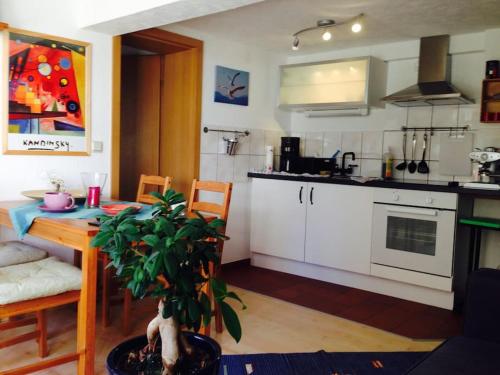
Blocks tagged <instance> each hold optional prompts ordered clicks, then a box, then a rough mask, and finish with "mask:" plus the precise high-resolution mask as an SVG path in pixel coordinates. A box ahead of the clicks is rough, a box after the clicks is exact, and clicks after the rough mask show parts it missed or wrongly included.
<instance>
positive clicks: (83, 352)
mask: <svg viewBox="0 0 500 375" xmlns="http://www.w3.org/2000/svg"><path fill="white" fill-rule="evenodd" d="M26 203H27V201H0V225H3V226H6V227H9V228H12V222H11V220H10V217H9V209H11V208H14V207H17V206H20V205H23V204H26ZM98 232H99V228H97V227H95V226H91V225H89V224H88V219H54V218H46V217H40V218H36V219H35V221H34V222H33V224H32V225H31V227H30V229H29V231H28V234H29V235H31V236H34V237H37V238H41V239H44V240H48V241H51V242H54V243H57V244H60V245H63V246H65V247H67V248H68V251H69V252H71V255H73V249H74V250H77V251H80V252H81V253H82V287H81V291H80V301H79V303H78V316H77V344H76V350H77V354H78V374H79V375H93V374H94V360H95V321H96V284H97V256H98V249H96V248H93V247H92V246H91V244H90V243H91V241H92V238H93V237H94V236H95V235H96V234H97V233H98Z"/></svg>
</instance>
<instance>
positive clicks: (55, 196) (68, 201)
mask: <svg viewBox="0 0 500 375" xmlns="http://www.w3.org/2000/svg"><path fill="white" fill-rule="evenodd" d="M43 202H44V203H45V206H46V207H47V208H48V209H51V210H66V209H70V208H73V206H74V205H75V198H73V197H72V196H71V194H69V193H63V192H47V193H45V196H44V198H43Z"/></svg>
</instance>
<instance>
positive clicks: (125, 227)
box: [116, 223, 139, 234]
mask: <svg viewBox="0 0 500 375" xmlns="http://www.w3.org/2000/svg"><path fill="white" fill-rule="evenodd" d="M116 230H118V231H120V232H123V233H125V234H137V233H139V229H137V227H136V226H135V225H132V224H128V223H121V224H120V225H118V228H117V229H116Z"/></svg>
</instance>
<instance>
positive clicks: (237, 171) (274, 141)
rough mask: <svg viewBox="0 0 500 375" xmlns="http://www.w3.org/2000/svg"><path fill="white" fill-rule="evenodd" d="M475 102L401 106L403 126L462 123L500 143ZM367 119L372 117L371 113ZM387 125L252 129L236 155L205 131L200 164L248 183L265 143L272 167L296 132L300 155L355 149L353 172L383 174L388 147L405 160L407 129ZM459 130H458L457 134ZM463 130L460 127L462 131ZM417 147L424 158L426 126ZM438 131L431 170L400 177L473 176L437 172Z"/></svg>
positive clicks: (479, 141) (214, 174) (481, 139)
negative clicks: (483, 121)
mask: <svg viewBox="0 0 500 375" xmlns="http://www.w3.org/2000/svg"><path fill="white" fill-rule="evenodd" d="M477 107H478V106H477V105H467V106H442V107H421V108H418V107H417V108H409V109H404V110H402V111H401V118H400V119H399V122H400V123H401V125H400V126H404V125H406V126H408V127H438V126H439V127H441V126H446V127H447V126H451V127H458V126H463V125H469V126H470V127H471V130H470V132H471V133H472V134H473V137H474V147H480V148H484V147H487V146H494V147H500V127H499V126H498V125H493V126H492V125H482V124H480V123H479V114H478V108H477ZM367 120H368V121H367V122H369V117H368V118H367ZM387 127H388V128H387V129H384V130H374V131H372V130H365V131H335V130H333V129H332V131H314V132H296V131H292V132H288V133H286V132H284V131H279V130H262V129H250V135H249V136H248V137H243V138H240V144H239V145H238V149H237V153H236V155H234V156H229V155H226V154H225V142H224V140H223V137H224V136H227V133H219V132H209V133H202V138H201V168H200V176H201V178H202V179H210V180H215V179H216V180H220V181H233V182H246V181H247V177H246V174H247V172H248V171H250V170H256V171H259V170H263V168H264V158H265V157H264V154H265V147H264V146H265V145H273V146H274V150H275V160H274V166H275V169H277V167H278V165H279V151H280V138H281V137H282V136H296V137H300V138H301V142H300V145H301V146H300V147H301V155H302V156H313V157H330V156H331V155H332V154H333V153H334V152H335V151H336V150H337V149H339V150H341V152H342V153H343V152H349V151H352V152H354V153H355V154H356V161H355V162H354V163H353V164H357V165H358V167H356V168H355V169H354V175H362V176H373V177H379V176H380V173H381V166H382V155H383V154H384V153H385V152H387V151H389V152H391V153H392V154H393V156H394V158H395V165H397V164H398V163H399V162H401V161H402V159H403V153H402V141H403V132H402V131H401V130H396V129H397V128H395V126H394V124H393V123H392V124H390V125H388V126H387ZM455 133H456V132H454V134H455ZM460 133H461V132H459V134H460ZM416 134H417V147H416V152H415V159H416V160H417V162H418V160H420V159H421V157H422V140H423V134H424V132H423V131H420V132H417V133H416ZM440 134H441V133H440V132H434V133H433V135H432V136H431V134H430V133H429V132H428V133H427V135H428V137H429V141H428V143H429V144H428V146H427V152H426V160H427V161H428V162H429V167H430V173H429V174H428V175H425V174H419V173H414V174H410V173H408V172H407V171H406V172H405V171H398V170H394V173H395V177H396V178H399V179H411V180H429V181H450V180H451V179H454V180H455V181H469V180H471V176H470V175H469V176H442V175H440V174H439V148H440V147H439V139H440ZM412 135H413V132H411V131H408V137H407V151H406V155H407V159H408V160H411V138H412Z"/></svg>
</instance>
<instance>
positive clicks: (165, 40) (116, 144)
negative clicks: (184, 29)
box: [110, 29, 203, 199]
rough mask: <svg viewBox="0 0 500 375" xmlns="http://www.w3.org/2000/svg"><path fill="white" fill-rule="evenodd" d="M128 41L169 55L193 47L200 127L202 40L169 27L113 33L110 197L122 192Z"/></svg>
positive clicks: (195, 104) (193, 100)
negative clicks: (124, 65)
mask: <svg viewBox="0 0 500 375" xmlns="http://www.w3.org/2000/svg"><path fill="white" fill-rule="evenodd" d="M125 38H126V40H127V43H131V44H134V43H137V45H136V46H137V47H140V46H143V47H147V48H148V49H149V50H151V51H154V52H158V53H162V54H166V53H175V52H178V51H183V50H188V49H194V50H195V51H196V56H197V63H198V70H197V72H196V75H197V78H196V79H197V83H198V84H197V90H196V93H195V95H193V97H192V98H190V101H191V106H192V108H193V116H194V118H195V122H196V123H197V124H199V126H201V94H202V93H201V89H202V79H203V41H201V40H198V39H194V38H190V37H187V36H184V35H179V34H175V33H172V32H170V31H166V30H160V29H147V30H141V31H137V32H134V33H130V34H125V35H123V36H122V35H119V36H114V37H113V41H112V93H111V95H112V98H111V178H110V181H111V197H112V198H113V199H118V198H119V193H120V136H121V125H120V124H121V120H120V111H121V99H120V96H121V52H122V48H121V46H122V39H125ZM196 134H197V139H196V140H195V142H196V144H197V145H198V149H199V144H200V132H199V131H198V132H196ZM199 167H200V166H199V158H198V161H197V165H196V171H195V174H196V176H195V177H196V178H197V177H198V175H199Z"/></svg>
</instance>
